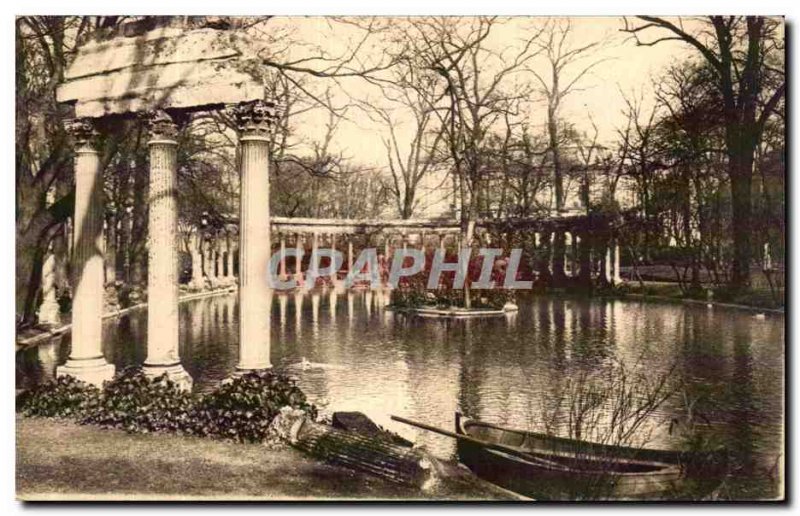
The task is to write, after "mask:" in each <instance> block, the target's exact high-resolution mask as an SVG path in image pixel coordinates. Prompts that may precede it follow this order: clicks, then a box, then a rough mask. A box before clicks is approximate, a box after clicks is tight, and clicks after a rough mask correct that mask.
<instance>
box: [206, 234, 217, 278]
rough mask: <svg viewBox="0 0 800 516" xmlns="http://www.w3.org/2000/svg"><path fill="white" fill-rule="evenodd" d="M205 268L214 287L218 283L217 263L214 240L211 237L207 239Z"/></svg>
mask: <svg viewBox="0 0 800 516" xmlns="http://www.w3.org/2000/svg"><path fill="white" fill-rule="evenodd" d="M205 269H206V277H208V279H209V281H210V283H211V287H212V288H213V287H215V286H216V284H217V263H216V260H215V259H214V242H213V240H212V239H211V238H209V239H208V240H207V241H206V252H205Z"/></svg>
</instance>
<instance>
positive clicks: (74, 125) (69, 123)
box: [64, 118, 98, 149]
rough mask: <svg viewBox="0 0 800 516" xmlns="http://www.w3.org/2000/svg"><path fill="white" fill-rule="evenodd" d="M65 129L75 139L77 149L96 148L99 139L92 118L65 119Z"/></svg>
mask: <svg viewBox="0 0 800 516" xmlns="http://www.w3.org/2000/svg"><path fill="white" fill-rule="evenodd" d="M64 129H66V131H67V134H69V135H70V136H71V137H72V139H73V140H74V141H75V147H76V148H77V149H80V148H83V147H91V148H94V146H95V144H96V140H97V136H98V133H97V129H96V128H95V125H94V121H92V119H91V118H70V119H68V120H65V121H64Z"/></svg>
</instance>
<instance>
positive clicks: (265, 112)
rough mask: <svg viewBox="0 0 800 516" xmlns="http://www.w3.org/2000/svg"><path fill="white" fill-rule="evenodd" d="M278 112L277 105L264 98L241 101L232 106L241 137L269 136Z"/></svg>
mask: <svg viewBox="0 0 800 516" xmlns="http://www.w3.org/2000/svg"><path fill="white" fill-rule="evenodd" d="M278 114H279V110H278V106H277V105H276V104H275V103H274V102H268V101H266V100H254V101H251V102H242V103H241V104H237V105H236V106H234V107H233V116H234V119H235V120H236V126H237V128H238V129H239V132H240V133H241V136H242V137H248V136H249V137H254V136H255V137H264V138H269V137H270V135H271V132H272V127H273V125H274V123H275V120H276V119H277V118H278Z"/></svg>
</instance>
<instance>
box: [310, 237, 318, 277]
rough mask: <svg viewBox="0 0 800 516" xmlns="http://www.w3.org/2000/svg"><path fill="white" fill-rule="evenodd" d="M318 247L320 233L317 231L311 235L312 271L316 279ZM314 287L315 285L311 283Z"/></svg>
mask: <svg viewBox="0 0 800 516" xmlns="http://www.w3.org/2000/svg"><path fill="white" fill-rule="evenodd" d="M317 249H319V235H318V234H317V232H316V231H314V233H313V234H312V235H311V272H312V273H313V275H314V278H315V280H314V281H316V277H317V265H318V264H317V256H316V255H317ZM311 286H312V287H313V286H314V285H311Z"/></svg>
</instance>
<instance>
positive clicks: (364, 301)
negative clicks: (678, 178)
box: [16, 290, 785, 499]
mask: <svg viewBox="0 0 800 516" xmlns="http://www.w3.org/2000/svg"><path fill="white" fill-rule="evenodd" d="M384 301H385V298H384V296H383V295H382V294H376V293H371V292H349V293H347V292H337V291H334V290H325V291H321V292H316V291H312V292H308V293H305V294H294V293H289V294H281V295H277V294H276V295H275V297H274V305H273V319H272V320H273V328H272V352H271V353H272V361H273V364H274V365H275V366H276V367H280V368H285V369H286V370H287V371H289V372H290V373H291V374H293V375H295V376H297V377H298V379H299V383H300V386H301V387H302V388H303V390H304V391H305V392H306V393H307V394H308V396H309V398H310V399H311V401H312V402H315V403H317V404H320V405H323V406H324V408H325V410H326V411H328V412H332V411H336V410H359V411H362V412H364V413H366V414H367V415H368V416H370V417H371V418H372V419H373V420H374V421H375V422H377V423H378V424H380V425H382V426H384V427H385V428H388V429H390V430H392V431H395V432H397V433H400V434H401V435H403V436H405V437H407V438H409V439H412V440H415V441H417V442H422V443H423V444H424V445H425V446H426V447H427V448H428V449H429V450H431V451H432V452H433V453H435V454H437V455H439V456H442V457H452V456H453V454H454V453H455V445H454V442H453V440H452V439H449V438H446V437H443V436H439V435H436V434H432V433H429V432H426V431H423V430H417V429H415V428H412V427H408V426H405V425H402V424H399V423H395V422H393V421H391V420H390V415H392V414H396V415H400V416H404V417H407V418H410V419H414V420H418V421H421V422H424V423H428V424H430V425H435V426H438V427H440V428H445V429H448V430H452V428H453V417H454V413H455V412H456V411H461V412H462V413H464V414H467V415H469V416H471V417H474V418H477V419H481V420H486V421H489V422H493V423H496V424H500V425H507V426H512V427H515V428H521V429H530V430H536V431H542V430H548V431H551V432H556V433H559V434H561V435H568V434H569V433H570V431H571V430H572V431H573V432H574V431H575V428H578V427H579V425H576V424H575V417H576V414H582V415H583V416H584V419H586V420H589V423H590V426H591V428H588V430H586V428H587V427H586V426H584V429H585V430H584V434H583V435H587V434H590V433H591V432H590V431H593V432H595V433H598V432H599V433H598V435H601V434H602V435H606V434H603V433H602V432H603V431H604V430H603V429H604V428H605V427H604V425H608V421H609V417H608V414H607V413H606V412H607V410H606V411H605V412H603V414H601V415H600V416H598V417H594V416H590V415H587V414H589V412H581V411H580V410H578V411H576V410H575V406H576V405H578V406H582V405H581V403H584V402H585V401H586V400H587V399H593V398H591V397H590V396H586V395H585V391H582V390H581V389H587V388H588V389H589V390H591V388H594V387H587V386H596V385H598V384H599V385H606V384H608V385H609V386H610V387H609V391H612V392H614V393H616V394H614V395H612V396H609V398H611V401H612V402H613V399H614V397H615V396H617V395H618V394H619V395H623V394H627V393H632V394H633V396H634V397H637V396H638V397H639V398H642V397H645V398H646V397H647V396H648V395H649V394H648V393H652V392H656V390H657V389H658V388H659V386H660V385H662V384H663V389H662V390H661V391H659V392H661V393H664V392H667V393H670V396H669V397H668V398H667V399H666V401H664V402H663V403H661V404H660V405H659V406H658V407H657V408H655V409H654V410H652V411H648V413H647V415H646V418H644V419H645V421H643V422H642V423H641V424H640V425H639V426H637V427H636V432H635V433H636V435H634V438H636V439H638V441H639V442H638V444H644V445H646V446H652V447H666V448H678V447H682V446H685V445H686V442H687V439H688V437H687V436H691V435H694V434H695V433H697V432H699V431H700V430H698V429H702V432H703V435H710V436H711V437H710V438H711V439H716V440H718V441H719V442H720V443H723V444H724V445H725V446H726V448H727V449H728V450H729V451H731V452H732V453H733V454H734V455H735V460H734V465H733V466H732V471H731V476H730V478H729V479H728V480H726V482H725V483H724V484H723V486H722V487H721V489H720V491H719V493H718V495H719V496H721V497H723V498H732V499H752V498H764V497H767V498H770V497H775V496H777V495H778V490H779V489H780V481H779V478H780V471H781V469H782V453H783V422H784V324H785V321H784V316H783V315H779V314H767V315H766V316H765V317H757V316H755V315H754V313H753V312H749V311H745V310H736V309H727V308H721V307H713V308H710V307H707V306H706V305H699V304H698V305H683V304H678V303H657V302H645V301H622V300H603V299H573V298H560V297H544V296H531V297H530V298H525V299H522V300H520V302H519V305H520V311H519V312H518V313H516V314H515V315H512V316H505V317H499V318H492V319H483V320H440V319H423V318H419V317H414V316H408V315H402V314H397V313H394V312H392V311H391V310H388V309H386V308H385V307H384ZM237 311H238V306H237V300H236V296H235V295H225V296H218V297H208V298H204V299H199V300H194V301H189V302H186V303H183V304H181V309H180V318H181V339H180V342H181V350H180V353H181V357H182V358H183V361H184V365H185V367H186V369H187V370H188V371H189V372H190V373H191V375H192V377H193V378H194V380H195V385H194V389H195V390H196V391H205V390H208V389H210V388H212V387H213V386H214V385H215V384H216V382H218V381H220V380H221V379H223V378H225V377H226V376H227V375H228V374H229V373H230V372H231V371H232V370H233V368H234V366H235V364H236V362H237V358H238V329H237V319H238V314H237ZM146 318H147V314H146V311H144V310H140V311H137V312H133V313H130V314H127V315H125V316H122V317H120V318H119V319H116V320H109V321H108V322H107V324H106V325H105V328H104V352H105V355H106V357H107V359H108V360H109V361H110V362H113V363H114V364H115V365H116V366H117V367H118V368H119V367H124V366H126V365H131V364H140V363H142V362H143V361H144V358H145V345H144V343H145V342H146V331H147V321H146ZM68 354H69V336H68V335H67V336H64V337H62V338H59V339H55V340H54V341H52V342H50V343H47V344H42V345H40V346H38V347H37V348H32V349H27V350H23V351H20V352H18V353H17V358H16V362H17V376H16V382H17V387H18V388H23V387H27V386H30V385H32V384H33V383H36V382H39V381H42V380H43V379H47V378H51V377H52V376H53V375H54V372H55V367H56V365H58V364H61V363H63V362H64V361H65V360H66V358H67V356H68ZM301 361H307V362H310V363H311V365H310V366H308V367H297V364H298V363H299V362H301ZM636 382H638V383H639V384H641V386H643V387H641V386H640V387H641V388H640V387H630V386H634V385H635V384H636ZM619 385H627V386H628V387H623V388H622V390H619V389H618V387H619ZM614 389H617V390H614ZM626 389H628V390H626ZM648 389H649V390H648ZM581 393H584V394H581ZM576 398H577V401H578V402H577V403H576ZM608 401H609V400H608V399H606V402H608ZM604 406H605V407H606V409H607V406H608V404H606V405H604ZM687 414H691V418H689V419H687ZM689 420H690V421H693V422H695V425H691V424H687V423H686V421H689ZM584 423H585V422H584ZM680 429H683V431H680ZM687 429H688V430H687Z"/></svg>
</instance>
